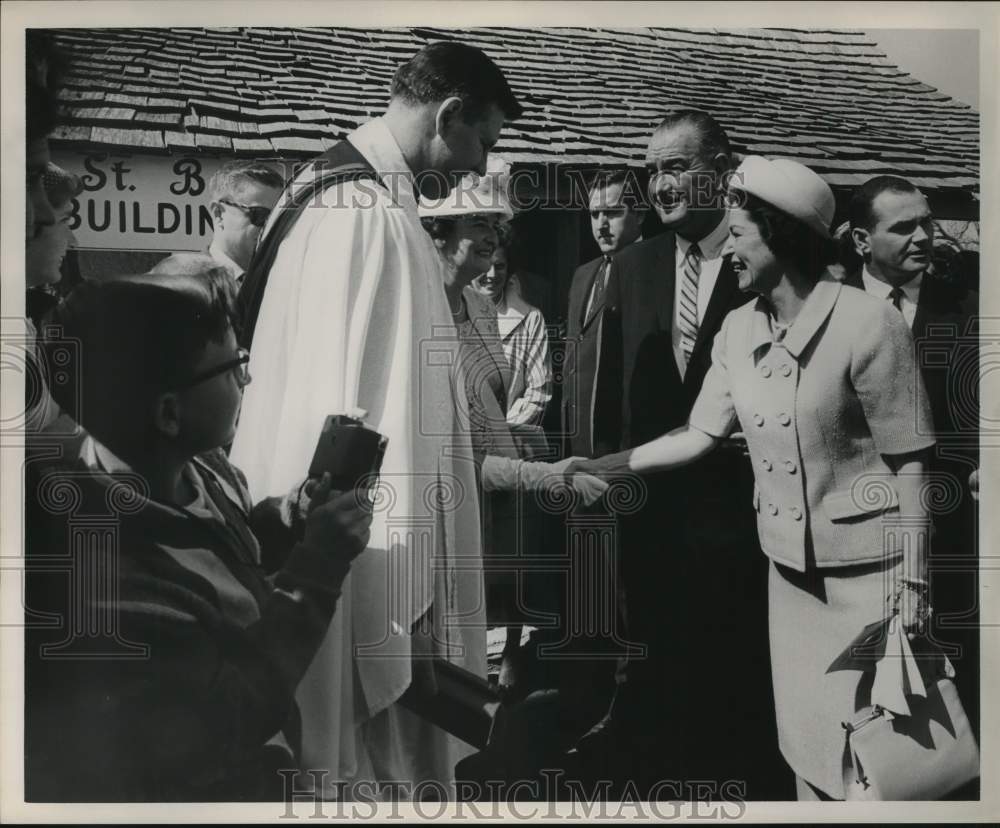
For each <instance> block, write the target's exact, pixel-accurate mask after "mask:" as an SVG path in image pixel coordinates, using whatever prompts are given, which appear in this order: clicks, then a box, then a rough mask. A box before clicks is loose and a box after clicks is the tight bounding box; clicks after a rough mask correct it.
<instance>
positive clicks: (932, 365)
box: [847, 175, 979, 723]
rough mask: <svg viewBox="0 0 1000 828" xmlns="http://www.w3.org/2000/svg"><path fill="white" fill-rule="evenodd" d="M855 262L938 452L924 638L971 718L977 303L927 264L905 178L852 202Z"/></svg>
mask: <svg viewBox="0 0 1000 828" xmlns="http://www.w3.org/2000/svg"><path fill="white" fill-rule="evenodd" d="M850 233H851V242H852V244H853V247H854V252H855V253H856V254H857V256H858V257H860V261H858V262H855V266H854V267H852V268H850V269H849V275H848V280H847V281H848V283H850V284H853V285H854V286H855V287H859V288H861V289H862V290H864V291H866V292H867V293H870V294H872V295H874V296H878V297H879V298H880V299H885V300H886V301H889V302H892V303H893V305H895V306H896V307H897V308H898V309H899V310H900V312H901V313H902V314H903V317H904V318H905V319H906V321H907V323H908V324H909V325H910V329H911V330H912V331H913V339H914V341H915V343H916V347H917V364H918V365H919V366H920V370H921V375H922V378H923V381H924V385H925V387H926V388H927V395H928V397H929V398H930V403H931V413H932V415H933V418H934V430H935V437H936V439H937V445H936V446H935V449H934V458H933V460H932V464H931V481H930V485H931V486H932V487H934V489H935V490H937V491H938V492H945V493H946V494H945V496H944V497H940V498H938V497H935V498H931V503H932V506H933V512H934V526H935V533H934V537H933V540H932V541H931V557H930V562H931V566H930V573H931V583H930V585H929V586H930V603H931V604H932V605H933V606H934V609H935V614H934V625H933V627H932V634H933V635H934V637H935V638H936V639H937V640H938V641H939V642H940V643H941V644H942V646H944V647H945V648H946V650H947V652H948V653H949V657H950V658H951V661H952V663H953V664H954V666H955V670H956V679H955V681H956V685H957V686H958V689H959V692H960V695H961V696H962V700H963V702H964V704H965V707H966V711H967V712H968V713H969V714H970V717H971V719H972V720H973V722H974V723H975V722H976V721H977V720H978V706H979V704H978V701H979V700H978V687H979V680H978V679H979V669H978V667H979V665H978V652H979V645H978V606H977V603H978V601H977V591H978V590H977V578H976V563H977V549H978V543H977V531H976V530H977V518H978V516H977V510H976V504H975V498H974V496H973V492H972V491H971V490H970V481H969V478H970V475H972V474H974V473H975V472H976V470H977V469H978V465H979V435H978V427H979V348H978V343H977V338H978V334H979V330H978V313H979V297H978V294H976V293H975V292H974V291H970V290H967V289H966V286H965V284H964V283H963V280H962V279H961V277H960V274H955V273H949V272H947V271H946V270H944V269H943V268H942V267H941V266H940V263H939V262H937V261H935V246H934V241H935V240H934V218H933V216H932V214H931V210H930V207H929V206H928V204H927V199H926V198H924V195H923V194H922V193H921V192H920V191H919V190H918V189H917V188H916V187H915V186H914V185H913V184H912V183H911V182H909V181H907V180H906V179H904V178H899V177H897V176H890V175H882V176H877V177H875V178H872V179H870V180H869V181H867V182H865V183H864V184H862V185H861V186H860V187H858V188H857V189H856V190H855V191H854V193H853V195H852V198H851V206H850Z"/></svg>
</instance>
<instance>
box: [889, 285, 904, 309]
mask: <svg viewBox="0 0 1000 828" xmlns="http://www.w3.org/2000/svg"><path fill="white" fill-rule="evenodd" d="M903 296H904V294H903V289H902V288H899V287H894V288H893V289H892V290H890V291H889V300H890V301H891V302H892V306H893V307H894V308H895V309H896V310H898V311H902V310H903Z"/></svg>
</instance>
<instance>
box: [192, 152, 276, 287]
mask: <svg viewBox="0 0 1000 828" xmlns="http://www.w3.org/2000/svg"><path fill="white" fill-rule="evenodd" d="M284 186H285V182H284V179H282V177H281V175H280V174H279V173H278V172H277V171H276V170H274V169H272V168H271V167H268V166H266V165H265V164H259V163H257V162H256V161H231V162H230V163H228V164H224V165H223V166H222V167H220V168H219V170H218V172H216V173H215V175H213V176H212V178H211V180H210V181H209V183H208V192H209V197H210V198H211V200H212V201H211V203H210V204H209V210H210V211H211V213H212V229H213V236H212V243H211V244H210V245H209V246H208V255H210V256H211V257H212V258H213V259H215V261H216V262H218V264H219V265H220V266H221V267H224V268H225V269H226V270H227V271H228V272H229V275H230V276H232V277H233V281H234V282H236V285H237V287H238V286H239V285H240V283H241V282H242V281H243V274H244V273H246V269H247V267H249V265H250V259H251V258H253V252H254V250H255V249H256V247H257V240H258V239H259V238H260V233H261V231H262V230H263V229H264V225H265V224H266V223H267V218H268V216H269V215H270V214H271V210H273V209H274V205H275V204H277V203H278V198H279V197H280V196H281V190H282V188H283V187H284Z"/></svg>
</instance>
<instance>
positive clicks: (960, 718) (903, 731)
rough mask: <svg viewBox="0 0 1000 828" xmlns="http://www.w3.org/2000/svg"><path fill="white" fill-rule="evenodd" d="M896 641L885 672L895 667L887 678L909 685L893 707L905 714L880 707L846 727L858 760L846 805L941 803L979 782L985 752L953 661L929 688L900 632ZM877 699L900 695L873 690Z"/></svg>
mask: <svg viewBox="0 0 1000 828" xmlns="http://www.w3.org/2000/svg"><path fill="white" fill-rule="evenodd" d="M891 635H892V636H893V637H894V638H895V641H894V642H893V643H894V644H895V646H894V647H891V648H888V649H891V650H893V652H892V654H891V655H888V657H887V658H883V660H882V661H880V662H879V666H881V665H882V664H883V663H885V662H888V664H886V670H887V672H892V674H893V679H897V680H898V683H899V684H900V685H901V686H900V687H898V688H896V689H898V691H899V694H898V695H896V696H895V699H894V700H893V701H892V704H893V706H894V707H895V708H896V711H897V712H893V711H892V710H890V709H889V708H887V707H886V706H885V705H884V704H879V703H875V704H872V705H869V706H868V707H865V708H863V709H862V710H861V711H860V715H859V717H858V718H857V719H856V720H855V721H854V722H852V723H847V722H844V723H843V727H844V729H845V731H846V733H847V752H848V754H849V758H850V762H849V764H847V763H845V768H844V792H845V798H846V799H847V800H862V801H873V800H882V801H893V800H927V799H939V798H940V797H942V796H944V795H945V794H948V793H950V792H951V791H953V790H955V789H956V788H959V787H961V786H962V785H964V784H965V783H967V782H971V781H972V780H973V779H975V778H976V777H977V776H979V747H978V745H977V744H976V737H975V735H974V734H973V732H972V727H971V726H970V724H969V719H968V717H967V716H966V715H965V710H964V708H963V707H962V702H961V701H960V700H959V698H958V692H957V691H956V689H955V683H954V682H953V681H952V680H951V678H950V676H953V675H954V669H953V668H951V665H950V664H949V663H948V662H947V659H945V658H944V656H943V655H942V659H943V663H944V665H945V676H944V677H940V678H937V680H936V681H933V682H931V683H930V686H925V684H924V682H923V680H922V679H921V677H920V671H919V669H918V668H917V665H916V661H915V660H914V658H913V653H912V651H911V650H910V646H909V642H908V640H907V638H906V636H905V635H904V634H903V633H902V630H901V628H900V627H899V625H897V629H896V630H894V631H893V633H891ZM877 684H878V676H876V685H877ZM876 695H879V696H880V697H885V696H888V697H889V698H892V696H893V694H892V693H891V692H889V693H888V694H886V693H885V692H884V691H883V692H881V693H878V694H877V693H876V690H875V689H874V688H873V692H872V696H873V698H874V697H875V696H876ZM900 708H902V710H905V711H906V712H905V713H903V712H899V711H900Z"/></svg>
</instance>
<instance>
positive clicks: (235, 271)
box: [208, 236, 246, 282]
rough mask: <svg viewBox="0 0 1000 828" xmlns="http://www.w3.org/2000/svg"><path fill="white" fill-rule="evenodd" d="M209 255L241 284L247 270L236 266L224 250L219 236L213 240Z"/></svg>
mask: <svg viewBox="0 0 1000 828" xmlns="http://www.w3.org/2000/svg"><path fill="white" fill-rule="evenodd" d="M208 255H209V256H211V257H212V258H213V259H215V261H216V262H218V263H219V266H220V267H223V268H225V269H226V270H227V271H228V272H229V275H230V276H232V277H233V279H234V280H235V281H237V282H239V281H240V280H242V279H243V276H244V274H246V270H244V269H243V268H242V267H240V266H239V265H238V264H236V262H234V261H233V260H232V259H231V258H230V257H229V256H228V255H227V254H226V251H224V250H223V249H222V244H221V243H220V242H219V237H218V236H214V237H213V238H212V243H211V244H210V245H209V246H208Z"/></svg>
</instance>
